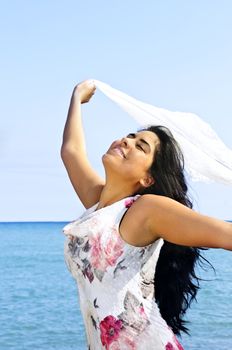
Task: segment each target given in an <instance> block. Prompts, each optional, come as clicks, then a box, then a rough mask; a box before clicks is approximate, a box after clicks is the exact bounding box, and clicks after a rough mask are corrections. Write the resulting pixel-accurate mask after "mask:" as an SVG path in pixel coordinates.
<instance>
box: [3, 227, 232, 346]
mask: <svg viewBox="0 0 232 350" xmlns="http://www.w3.org/2000/svg"><path fill="white" fill-rule="evenodd" d="M65 224H66V222H33V223H31V222H28V223H27V222H22V223H0V247H1V251H0V252H1V253H0V268H1V278H0V291H1V292H0V349H1V350H32V349H33V350H37V349H38V350H55V349H57V350H71V349H72V350H74V349H75V350H86V343H85V334H84V327H83V323H82V318H81V314H80V309H79V305H78V296H77V290H76V285H75V281H74V280H73V278H72V277H71V276H70V274H69V272H68V270H67V268H66V265H65V262H64V258H63V245H64V239H65V237H64V236H63V233H62V228H63V226H65ZM203 254H204V256H205V257H206V258H207V259H208V260H209V261H210V262H211V263H212V265H213V266H214V268H215V269H216V274H214V272H213V270H212V269H210V268H208V269H207V270H206V271H204V270H201V272H200V271H199V273H198V275H199V276H200V277H201V278H204V279H206V280H207V281H202V282H201V290H200V291H199V292H198V297H197V300H198V302H197V303H196V302H193V304H192V307H191V309H190V310H189V311H188V313H187V317H186V319H187V320H189V321H190V323H189V324H188V327H189V329H190V333H191V336H188V335H183V336H182V338H179V340H180V342H181V344H182V345H183V347H184V349H185V350H188V349H191V350H203V349H204V350H205V349H217V350H228V349H230V348H231V347H232V252H230V251H227V250H223V249H210V250H208V251H206V252H204V253H203ZM149 350H150V349H149Z"/></svg>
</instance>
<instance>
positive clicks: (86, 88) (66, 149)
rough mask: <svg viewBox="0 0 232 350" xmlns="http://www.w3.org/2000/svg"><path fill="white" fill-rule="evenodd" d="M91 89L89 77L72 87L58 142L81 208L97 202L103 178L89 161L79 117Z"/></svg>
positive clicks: (90, 94)
mask: <svg viewBox="0 0 232 350" xmlns="http://www.w3.org/2000/svg"><path fill="white" fill-rule="evenodd" d="M94 91H95V86H94V84H93V81H91V80H86V81H84V82H82V83H80V84H78V85H77V86H76V87H75V88H74V91H73V94H72V97H71V101H70V106H69V110H68V116H67V120H66V123H65V127H64V132H63V143H62V146H61V158H62V160H63V163H64V165H65V167H66V170H67V172H68V176H69V178H70V181H71V183H72V185H73V187H74V189H75V191H76V193H77V195H78V197H79V198H80V200H81V202H82V203H83V205H84V206H85V208H89V207H91V206H92V205H94V204H95V203H97V202H98V200H99V198H100V194H101V191H102V188H103V186H104V181H103V179H101V178H100V176H99V175H98V174H97V173H96V172H95V170H94V169H93V168H92V166H91V165H90V163H89V160H88V157H87V153H86V147H85V137H84V131H83V126H82V117H81V104H82V103H86V102H88V101H89V100H90V98H91V97H92V95H93V94H94Z"/></svg>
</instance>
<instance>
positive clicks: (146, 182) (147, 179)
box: [140, 174, 155, 187]
mask: <svg viewBox="0 0 232 350" xmlns="http://www.w3.org/2000/svg"><path fill="white" fill-rule="evenodd" d="M154 183H155V180H154V179H153V177H152V176H151V175H150V174H147V175H146V176H145V177H144V178H142V179H141V180H140V184H141V185H142V186H143V187H150V186H151V185H153V184H154Z"/></svg>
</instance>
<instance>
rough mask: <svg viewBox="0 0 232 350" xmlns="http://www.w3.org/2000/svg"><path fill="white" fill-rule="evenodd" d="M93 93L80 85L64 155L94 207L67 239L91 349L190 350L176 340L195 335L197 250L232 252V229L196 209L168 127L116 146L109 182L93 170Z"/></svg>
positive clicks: (109, 160) (110, 155) (107, 164)
mask: <svg viewBox="0 0 232 350" xmlns="http://www.w3.org/2000/svg"><path fill="white" fill-rule="evenodd" d="M94 91H95V86H94V84H93V82H92V81H88V80H87V81H84V82H82V83H80V84H79V85H77V86H76V87H75V89H74V91H73V94H72V98H71V103H70V107H69V112H68V117H67V121H66V125H65V129H64V135H63V144H62V148H61V157H62V160H63V162H64V165H65V167H66V169H67V172H68V175H69V177H70V180H71V182H72V185H73V187H74V189H75V191H76V193H77V195H78V197H79V198H80V200H81V202H82V203H83V205H84V206H85V208H86V209H87V210H86V211H85V213H84V214H83V215H82V216H81V217H80V218H79V219H78V220H76V221H74V222H72V223H70V224H68V225H66V226H65V227H64V233H65V234H66V235H67V236H68V238H67V241H66V244H65V259H66V263H67V266H68V268H69V270H70V271H71V273H72V275H73V276H74V278H75V279H76V280H77V284H78V289H79V300H80V307H81V311H82V314H83V319H84V324H85V329H86V335H87V342H88V348H89V349H91V350H93V349H96V350H97V349H110V350H111V349H114V350H115V349H120V350H122V349H143V350H144V349H157V350H163V349H165V350H170V349H174V350H175V349H183V348H182V346H181V344H180V343H179V341H178V340H177V337H176V335H180V332H181V331H184V332H187V331H188V329H187V328H186V327H185V325H184V324H185V321H184V320H183V315H184V314H185V312H186V310H187V308H188V307H189V305H190V303H191V301H192V300H193V299H194V298H195V296H196V293H197V289H198V288H199V286H198V278H197V277H196V275H195V272H194V267H195V265H196V262H197V260H199V259H200V257H201V255H200V249H204V248H199V247H213V248H224V249H228V250H232V225H231V224H230V223H227V222H224V221H221V220H217V219H213V218H210V217H207V216H203V215H200V214H198V213H196V212H194V211H193V210H192V209H191V206H192V205H191V202H190V200H189V199H188V197H187V185H186V182H185V177H184V167H183V156H182V153H181V151H180V149H179V147H178V145H177V143H176V142H175V140H174V139H173V137H172V134H171V133H170V131H169V130H168V129H166V128H165V127H161V126H153V127H150V128H148V129H145V130H141V131H139V132H137V133H130V134H128V135H127V136H126V137H123V138H122V139H120V140H116V141H114V142H113V143H112V145H111V146H110V148H109V149H108V151H107V152H106V153H105V154H104V155H103V157H102V162H103V165H104V168H105V175H106V178H105V180H103V179H101V178H100V177H99V176H98V175H97V174H96V173H95V171H94V170H93V168H92V167H91V165H90V163H89V162H88V159H87V155H86V150H85V140H84V133H83V129H82V122H81V104H82V103H85V102H88V101H89V100H90V98H91V97H92V95H93V94H94ZM194 282H195V284H194Z"/></svg>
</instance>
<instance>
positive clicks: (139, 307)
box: [63, 195, 183, 350]
mask: <svg viewBox="0 0 232 350" xmlns="http://www.w3.org/2000/svg"><path fill="white" fill-rule="evenodd" d="M138 197H139V195H136V196H132V197H127V198H124V199H122V200H120V201H118V202H115V203H113V204H111V205H109V206H106V207H104V208H101V209H98V210H96V208H97V205H98V203H96V204H95V205H94V206H92V207H91V208H89V209H87V210H86V211H85V212H84V214H83V215H82V216H81V217H80V218H79V219H77V220H75V221H73V222H71V223H69V224H67V225H66V226H65V227H64V228H63V232H64V234H65V235H67V239H66V241H65V248H64V252H65V262H66V264H67V267H68V269H69V270H70V272H71V274H72V276H73V277H74V278H75V280H76V282H77V286H78V292H79V293H78V294H79V302H80V309H81V312H82V316H83V321H84V325H85V331H86V337H87V344H88V347H87V348H88V349H89V350H105V349H106V350H132V349H133V350H146V349H147V350H152V349H155V350H183V347H182V346H181V344H180V343H179V341H178V340H177V338H176V336H175V335H174V333H173V331H172V329H171V328H170V327H169V326H168V325H167V323H166V321H165V320H164V319H163V318H162V316H161V314H160V311H159V308H158V305H157V303H156V302H155V299H154V293H155V282H154V275H155V268H156V264H157V260H158V257H159V253H160V249H161V247H162V245H163V243H164V241H163V239H162V238H160V239H158V240H156V241H155V242H154V243H152V244H149V245H147V246H144V247H136V246H133V245H130V244H128V243H126V242H125V241H124V240H123V239H122V238H121V236H120V233H119V224H120V222H121V220H122V218H123V216H124V214H125V213H126V211H127V210H128V208H129V207H130V206H131V205H132V204H133V203H134V201H135V200H136V199H137V198H138Z"/></svg>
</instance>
